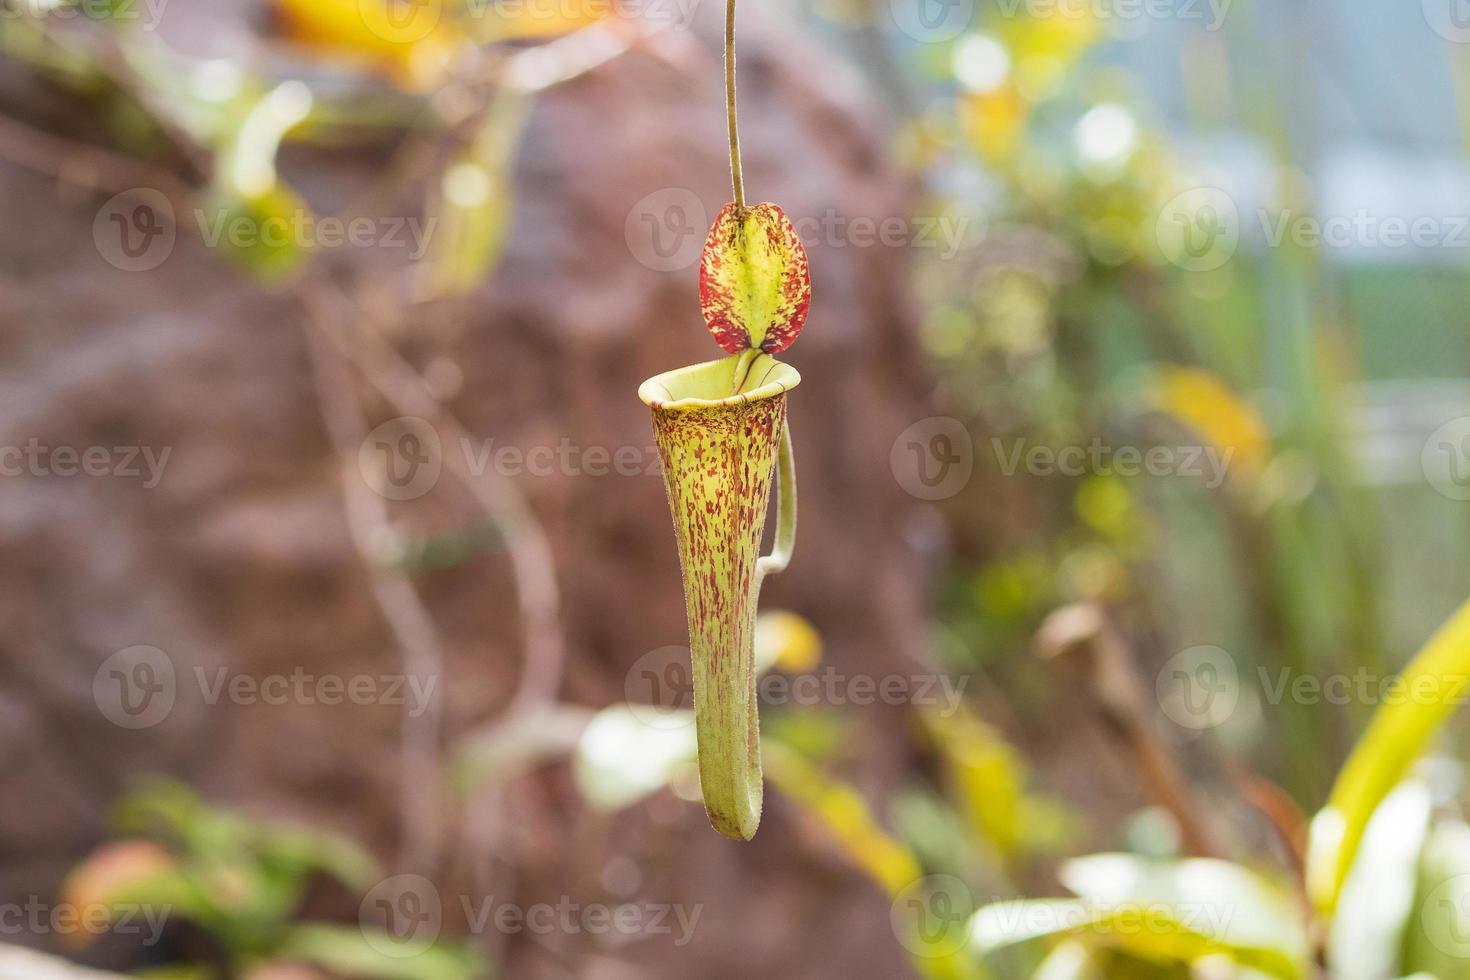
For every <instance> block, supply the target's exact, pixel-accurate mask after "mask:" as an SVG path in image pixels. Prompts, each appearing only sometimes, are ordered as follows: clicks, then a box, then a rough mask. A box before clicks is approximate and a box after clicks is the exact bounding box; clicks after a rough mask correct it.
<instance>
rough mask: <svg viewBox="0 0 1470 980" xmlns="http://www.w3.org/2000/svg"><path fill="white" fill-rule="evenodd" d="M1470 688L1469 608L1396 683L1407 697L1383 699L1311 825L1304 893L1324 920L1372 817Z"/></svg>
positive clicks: (1457, 613) (1447, 625) (1444, 628)
mask: <svg viewBox="0 0 1470 980" xmlns="http://www.w3.org/2000/svg"><path fill="white" fill-rule="evenodd" d="M1467 685H1470V602H1467V603H1466V604H1465V605H1462V606H1461V607H1460V608H1459V609H1458V610H1456V611H1455V614H1454V615H1453V616H1451V617H1450V619H1449V621H1448V622H1446V623H1445V624H1444V625H1443V626H1442V627H1440V629H1439V631H1438V632H1437V633H1435V634H1434V636H1432V637H1430V639H1429V642H1428V643H1427V644H1425V646H1424V648H1423V649H1422V650H1420V651H1419V654H1418V656H1416V657H1415V658H1414V659H1413V661H1412V662H1411V663H1410V664H1409V666H1408V667H1406V668H1405V669H1404V671H1403V673H1402V674H1401V675H1400V677H1399V688H1398V689H1399V690H1400V691H1403V692H1405V696H1403V697H1396V698H1392V699H1385V703H1384V704H1383V706H1382V707H1380V708H1379V709H1378V711H1377V712H1376V713H1375V714H1374V716H1373V720H1372V721H1371V722H1370V723H1369V725H1368V730H1367V732H1366V733H1364V735H1363V737H1362V738H1361V739H1359V741H1358V744H1357V745H1356V746H1355V747H1354V749H1353V752H1352V754H1351V755H1350V756H1349V757H1348V761H1347V764H1346V765H1344V766H1343V768H1342V772H1341V773H1339V774H1338V777H1337V783H1336V785H1334V786H1333V789H1332V795H1331V796H1330V797H1329V799H1328V803H1327V806H1326V808H1325V809H1323V810H1322V811H1321V812H1320V813H1318V814H1317V816H1316V818H1315V819H1313V821H1312V831H1311V846H1310V848H1309V851H1308V861H1307V886H1308V891H1309V892H1310V894H1311V897H1312V902H1313V904H1314V905H1315V906H1316V907H1317V909H1318V911H1319V912H1320V913H1321V914H1322V915H1324V916H1330V915H1331V914H1332V912H1333V910H1334V909H1335V908H1336V907H1337V902H1338V898H1339V896H1340V895H1341V892H1342V887H1343V883H1344V882H1345V881H1346V880H1347V875H1348V870H1349V869H1350V868H1351V867H1352V864H1353V860H1354V858H1355V857H1356V856H1357V853H1358V847H1359V845H1360V844H1361V842H1362V839H1363V833H1364V832H1365V830H1366V829H1367V827H1368V821H1369V820H1370V819H1371V818H1372V816H1373V812H1374V811H1375V810H1377V809H1378V805H1379V804H1380V803H1381V802H1383V799H1384V797H1386V796H1387V795H1388V794H1389V792H1390V791H1391V790H1392V789H1393V788H1394V787H1395V786H1397V785H1398V784H1399V783H1400V782H1401V781H1402V780H1403V778H1404V777H1405V776H1406V775H1407V774H1408V771H1409V767H1410V766H1411V765H1413V763H1414V762H1415V760H1417V759H1418V758H1419V757H1420V756H1421V755H1423V754H1424V751H1425V749H1426V748H1428V746H1429V742H1430V739H1432V738H1433V737H1434V735H1435V733H1436V732H1437V731H1439V728H1440V726H1442V725H1443V724H1444V722H1445V720H1446V719H1447V718H1449V716H1450V715H1451V714H1452V713H1453V712H1454V710H1455V708H1456V707H1457V706H1458V705H1459V704H1460V703H1461V702H1462V701H1463V700H1464V697H1465V691H1466V687H1467Z"/></svg>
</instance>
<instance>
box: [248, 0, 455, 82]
mask: <svg viewBox="0 0 1470 980" xmlns="http://www.w3.org/2000/svg"><path fill="white" fill-rule="evenodd" d="M275 5H276V9H277V11H278V12H279V13H280V16H281V19H282V21H283V22H284V24H285V28H286V34H287V36H288V37H290V38H291V39H292V40H294V41H297V42H299V43H300V44H302V45H304V46H306V47H308V48H311V49H313V50H316V51H320V52H323V53H326V54H329V55H331V56H334V57H337V58H340V59H342V60H344V61H349V62H352V63H355V64H357V65H359V66H360V67H363V68H366V69H369V70H374V71H378V72H381V73H383V74H385V75H387V76H389V77H390V78H392V79H394V80H395V81H396V82H398V83H399V84H401V85H404V86H407V87H409V88H416V89H422V88H428V87H432V85H433V84H434V83H435V82H436V81H438V80H439V79H440V78H442V77H443V73H444V69H445V67H446V66H447V65H448V63H449V60H450V58H451V56H452V54H453V52H454V49H455V48H456V47H458V46H459V45H460V44H461V43H462V42H463V40H464V35H463V33H462V32H461V31H460V30H459V28H458V26H457V24H456V22H455V21H454V19H453V17H452V16H451V13H452V12H451V11H450V10H449V9H448V6H447V4H446V2H445V0H414V2H406V0H275Z"/></svg>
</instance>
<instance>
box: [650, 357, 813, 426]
mask: <svg viewBox="0 0 1470 980" xmlns="http://www.w3.org/2000/svg"><path fill="white" fill-rule="evenodd" d="M739 357H740V355H739V354H732V355H730V356H729V357H724V358H718V359H716V360H713V361H704V362H701V363H699V364H690V365H688V366H686V367H681V368H675V369H674V370H672V371H665V372H664V373H663V374H656V375H654V376H653V377H651V378H649V379H648V380H647V381H645V382H643V384H641V385H639V386H638V397H639V399H641V400H642V402H643V404H645V405H647V406H648V407H649V408H652V409H653V410H654V411H658V412H685V411H690V410H693V409H701V408H729V407H732V406H735V405H744V404H747V403H749V402H758V401H765V400H767V399H771V398H775V397H777V396H779V395H783V394H785V393H786V392H788V391H790V390H791V389H793V388H795V387H796V386H797V385H799V384H801V375H800V374H799V373H798V372H797V370H796V368H794V367H792V366H791V365H790V364H787V363H786V362H784V361H778V360H776V359H775V358H774V357H772V356H771V355H769V354H761V355H759V356H758V357H757V358H756V360H755V362H754V363H753V364H752V372H751V373H752V377H756V378H757V381H756V384H755V386H754V387H750V388H748V389H747V390H745V391H742V392H739V393H737V394H733V395H726V396H725V397H724V398H694V397H686V398H675V397H674V394H673V392H672V391H671V390H670V389H669V384H670V382H676V381H677V380H678V379H679V378H681V377H684V376H687V375H691V374H695V373H697V372H701V371H708V370H710V369H711V368H712V367H714V366H715V365H717V364H723V363H725V362H727V361H732V360H735V359H737V358H739ZM757 372H760V373H759V374H758V375H757ZM777 372H779V373H780V374H781V375H782V377H781V378H778V379H777V380H774V381H768V380H765V379H766V378H768V377H770V375H772V374H775V373H777Z"/></svg>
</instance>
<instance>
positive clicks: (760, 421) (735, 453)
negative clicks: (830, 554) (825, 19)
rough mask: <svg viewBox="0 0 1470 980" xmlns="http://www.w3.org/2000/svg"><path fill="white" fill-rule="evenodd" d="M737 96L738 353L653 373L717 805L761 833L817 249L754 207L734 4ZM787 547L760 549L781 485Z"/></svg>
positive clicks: (731, 276) (738, 828) (708, 277)
mask: <svg viewBox="0 0 1470 980" xmlns="http://www.w3.org/2000/svg"><path fill="white" fill-rule="evenodd" d="M725 25H726V30H725V94H726V108H727V118H728V123H729V132H730V172H731V183H732V186H733V188H734V197H735V200H734V201H733V202H731V203H729V204H727V205H725V207H724V208H722V209H721V210H720V213H719V215H718V216H717V217H716V219H715V223H714V226H713V227H712V228H711V229H710V233H709V238H708V239H707V240H706V241H705V244H704V252H703V255H702V257H701V261H700V268H699V302H700V309H701V312H702V313H703V315H704V321H705V325H706V326H707V327H708V328H709V331H710V333H711V334H712V335H713V336H714V338H715V342H716V343H718V344H719V345H720V347H722V348H723V349H724V350H725V351H726V353H727V354H728V355H729V356H727V357H724V358H722V359H720V360H716V361H708V362H705V363H703V364H694V365H691V366H689V367H682V368H678V369H676V370H673V371H668V372H666V373H664V374H660V375H657V376H655V377H652V378H649V379H648V380H647V381H645V382H644V383H643V384H642V386H640V388H639V389H638V395H639V397H640V398H641V399H642V400H643V401H644V403H645V404H647V405H648V406H649V407H650V408H651V409H652V410H653V430H654V438H655V440H656V442H657V443H658V450H659V456H660V458H661V459H662V461H663V468H664V483H665V487H666V489H667V491H668V497H669V510H670V512H671V514H672V515H673V519H674V534H675V540H676V542H677V544H678V548H679V566H680V570H681V572H682V574H683V578H684V602H685V607H686V611H687V613H688V618H689V647H690V653H691V656H692V658H693V675H694V714H695V729H696V733H697V737H698V742H699V780H700V788H701V791H702V793H703V796H704V807H705V812H706V813H707V814H708V815H709V820H710V823H711V824H712V825H713V826H714V828H715V829H716V830H718V831H719V832H720V833H722V834H724V835H725V836H727V837H732V838H735V839H737V840H749V839H750V838H752V837H754V836H755V832H756V828H757V827H758V826H759V825H760V818H761V797H762V786H761V754H760V753H761V750H760V719H759V716H758V712H757V703H756V669H755V618H756V605H757V602H758V600H759V597H760V587H761V582H762V580H763V579H764V578H765V577H766V576H767V575H769V574H772V573H774V572H779V571H781V570H782V569H784V568H785V567H786V565H787V563H788V562H789V561H790V559H791V551H792V548H793V546H794V544H795V540H796V468H795V461H794V457H793V453H792V448H791V432H790V429H789V427H788V426H787V421H786V393H787V392H788V391H791V390H792V389H793V388H795V387H796V386H797V385H798V384H800V383H801V375H799V374H798V373H797V372H796V369H795V368H793V367H791V366H790V365H789V364H783V363H782V362H780V361H778V360H776V359H775V357H773V356H772V355H774V354H778V353H780V352H781V351H783V350H785V349H786V348H787V347H790V346H791V344H792V343H793V342H794V341H795V340H796V338H797V335H798V334H800V333H801V328H802V326H803V325H804V324H805V322H806V316H807V310H808V308H809V307H810V305H811V276H810V273H809V271H808V268H807V256H806V249H805V248H804V247H803V246H802V244H801V239H800V237H799V236H798V235H797V233H796V229H795V227H794V226H793V225H792V223H791V221H790V220H789V219H788V218H787V217H786V215H785V214H784V213H783V212H782V210H781V209H780V208H779V207H777V206H776V205H774V204H770V203H765V204H757V205H755V206H754V207H747V206H746V204H745V188H744V184H743V179H742V176H741V170H740V142H739V136H738V134H737V130H736V125H735V49H734V36H735V35H734V31H735V0H727V5H726V20H725ZM773 475H775V477H776V482H777V486H778V495H777V505H776V533H775V544H774V548H773V550H772V553H771V554H770V555H767V556H765V557H761V555H760V551H761V541H762V539H763V535H764V533H765V526H766V512H767V509H768V507H769V502H770V496H771V480H772V477H773Z"/></svg>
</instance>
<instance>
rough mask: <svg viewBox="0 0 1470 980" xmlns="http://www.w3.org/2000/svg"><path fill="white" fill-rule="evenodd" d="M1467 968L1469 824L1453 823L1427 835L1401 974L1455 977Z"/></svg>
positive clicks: (1469, 936)
mask: <svg viewBox="0 0 1470 980" xmlns="http://www.w3.org/2000/svg"><path fill="white" fill-rule="evenodd" d="M1467 965H1470V825H1467V824H1465V823H1463V822H1461V821H1458V820H1453V821H1446V822H1444V823H1441V824H1439V825H1438V826H1436V827H1435V828H1434V830H1433V831H1432V832H1431V833H1430V835H1429V841H1428V843H1426V844H1425V847H1424V854H1423V857H1422V859H1421V860H1420V863H1419V887H1418V891H1417V893H1416V895H1415V901H1414V905H1413V908H1412V914H1411V917H1410V920H1409V928H1408V929H1407V930H1406V933H1405V936H1404V959H1403V964H1402V969H1403V971H1404V972H1405V973H1421V974H1423V975H1425V976H1429V975H1433V976H1435V977H1442V978H1448V977H1459V976H1463V975H1464V973H1465V972H1466V967H1467Z"/></svg>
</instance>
